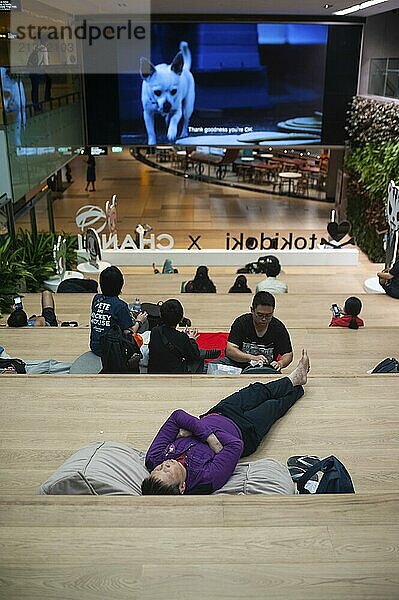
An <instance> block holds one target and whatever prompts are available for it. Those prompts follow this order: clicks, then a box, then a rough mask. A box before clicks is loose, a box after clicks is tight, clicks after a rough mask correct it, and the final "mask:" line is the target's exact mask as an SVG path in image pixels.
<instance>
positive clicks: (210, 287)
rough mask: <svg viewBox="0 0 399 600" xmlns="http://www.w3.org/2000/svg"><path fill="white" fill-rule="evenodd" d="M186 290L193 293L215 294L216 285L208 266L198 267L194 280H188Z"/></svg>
mask: <svg viewBox="0 0 399 600" xmlns="http://www.w3.org/2000/svg"><path fill="white" fill-rule="evenodd" d="M184 291H185V292H188V293H193V294H215V293H216V287H215V284H214V283H213V281H212V280H211V279H210V278H209V274H208V267H205V266H201V267H198V269H197V272H196V273H195V277H194V279H193V280H192V281H187V283H186V285H185V287H184Z"/></svg>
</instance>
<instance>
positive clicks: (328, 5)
mask: <svg viewBox="0 0 399 600" xmlns="http://www.w3.org/2000/svg"><path fill="white" fill-rule="evenodd" d="M324 8H326V9H327V8H332V4H325V5H324Z"/></svg>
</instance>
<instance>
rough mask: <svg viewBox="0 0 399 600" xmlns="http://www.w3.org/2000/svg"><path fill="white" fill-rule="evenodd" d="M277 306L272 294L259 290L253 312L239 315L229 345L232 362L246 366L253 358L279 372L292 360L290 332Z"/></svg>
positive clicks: (232, 329) (232, 327) (238, 365)
mask: <svg viewBox="0 0 399 600" xmlns="http://www.w3.org/2000/svg"><path fill="white" fill-rule="evenodd" d="M275 305H276V301H275V299H274V296H272V294H270V293H269V292H258V293H257V294H255V296H254V298H253V300H252V306H251V312H250V313H247V314H244V315H241V316H240V317H237V319H236V320H235V321H234V323H233V324H232V326H231V329H230V333H229V337H228V341H227V345H226V357H227V359H229V361H231V363H230V364H233V365H234V366H237V367H241V368H245V367H247V366H249V363H250V361H251V360H256V361H258V362H262V363H263V364H264V365H270V366H272V367H274V368H275V369H276V370H277V371H278V372H280V371H281V369H284V368H285V367H287V366H288V365H289V364H290V363H291V362H292V359H293V351H292V344H291V339H290V335H289V333H288V331H287V329H286V327H285V325H284V323H282V322H281V321H280V320H279V319H276V317H275V316H274V309H275ZM277 358H278V360H277Z"/></svg>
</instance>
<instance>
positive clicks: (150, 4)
mask: <svg viewBox="0 0 399 600" xmlns="http://www.w3.org/2000/svg"><path fill="white" fill-rule="evenodd" d="M41 1H42V2H43V4H47V5H49V6H52V7H54V8H57V9H60V10H61V11H65V12H67V13H69V14H126V13H131V14H148V13H149V12H151V14H201V15H210V14H214V15H217V14H238V15H248V14H249V15H251V14H253V15H258V14H259V15H306V16H309V15H316V16H323V17H326V16H329V15H332V14H333V12H334V11H336V10H342V9H344V8H348V7H349V6H352V5H353V4H356V3H360V2H362V1H363V0H329V1H328V0H325V1H324V2H323V1H322V0H247V1H246V0H219V1H218V0H201V1H199V0H68V1H67V2H65V0H41ZM326 2H328V3H329V4H331V7H330V8H328V9H325V8H324V4H326ZM28 5H29V0H26V1H25V3H24V6H28ZM396 8H399V0H388V1H387V2H383V3H381V4H378V5H376V6H372V7H370V8H366V9H364V10H361V11H359V12H356V13H354V14H353V15H349V18H350V17H351V16H354V17H368V16H371V15H376V14H380V13H384V12H387V11H390V10H394V9H396Z"/></svg>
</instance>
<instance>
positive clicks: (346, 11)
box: [333, 0, 388, 15]
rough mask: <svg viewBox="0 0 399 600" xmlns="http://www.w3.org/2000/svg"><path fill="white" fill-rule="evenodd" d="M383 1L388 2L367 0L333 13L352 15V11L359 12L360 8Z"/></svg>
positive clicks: (386, 0)
mask: <svg viewBox="0 0 399 600" xmlns="http://www.w3.org/2000/svg"><path fill="white" fill-rule="evenodd" d="M383 2H388V0H367V2H362V3H361V4H354V5H353V6H349V8H344V9H343V10H337V11H335V12H333V15H350V14H351V13H354V12H357V11H358V10H363V9H365V8H369V6H375V5H376V4H382V3H383Z"/></svg>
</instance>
